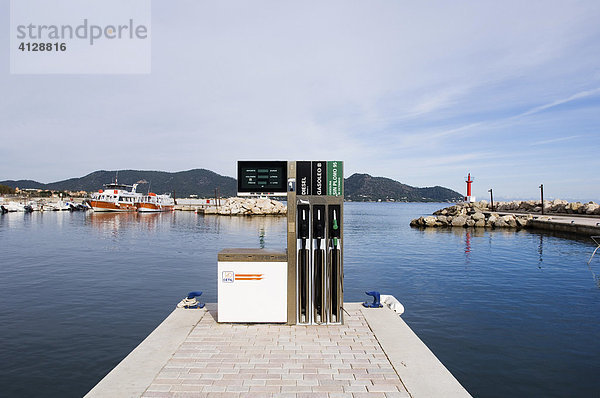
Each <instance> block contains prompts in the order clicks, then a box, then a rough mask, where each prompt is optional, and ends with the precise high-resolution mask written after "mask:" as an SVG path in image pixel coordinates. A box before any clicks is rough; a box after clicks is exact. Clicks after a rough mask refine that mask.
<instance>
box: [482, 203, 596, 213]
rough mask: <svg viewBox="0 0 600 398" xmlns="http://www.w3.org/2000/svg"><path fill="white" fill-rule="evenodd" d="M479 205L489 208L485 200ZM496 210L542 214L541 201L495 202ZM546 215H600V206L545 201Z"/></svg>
mask: <svg viewBox="0 0 600 398" xmlns="http://www.w3.org/2000/svg"><path fill="white" fill-rule="evenodd" d="M477 204H478V205H479V206H480V207H485V208H488V206H489V205H488V203H487V201H485V200H483V201H481V202H477ZM494 210H496V211H513V212H523V213H530V212H533V213H541V211H542V206H541V202H540V201H539V200H513V201H511V202H498V203H496V202H494ZM544 213H555V214H586V215H600V205H599V204H597V203H595V202H588V203H581V202H567V201H566V200H562V199H555V200H544Z"/></svg>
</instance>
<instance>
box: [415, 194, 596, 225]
mask: <svg viewBox="0 0 600 398" xmlns="http://www.w3.org/2000/svg"><path fill="white" fill-rule="evenodd" d="M491 210H492V209H491V208H490V205H489V203H488V202H487V201H485V200H482V201H480V202H475V203H458V204H456V205H454V206H450V207H446V208H444V209H441V210H438V211H436V212H434V213H433V215H431V216H427V217H419V218H416V219H414V220H412V221H411V222H410V225H411V226H414V227H478V228H526V227H528V225H529V223H530V220H532V219H533V215H532V214H530V213H538V214H539V213H541V211H542V207H541V202H540V201H535V200H514V201H511V202H494V211H491ZM507 212H509V213H511V212H512V213H527V214H506V213H507ZM498 213H504V214H502V215H500V214H498ZM544 214H556V215H561V214H563V215H567V214H581V215H588V216H589V215H600V205H598V204H597V203H595V202H588V203H581V202H567V201H566V200H561V199H555V200H552V201H550V200H545V201H544Z"/></svg>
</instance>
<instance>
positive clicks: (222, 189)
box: [0, 169, 463, 202]
mask: <svg viewBox="0 0 600 398" xmlns="http://www.w3.org/2000/svg"><path fill="white" fill-rule="evenodd" d="M116 173H117V172H116V171H106V170H100V171H95V172H93V173H91V174H88V175H86V176H84V177H80V178H70V179H68V180H64V181H57V182H51V183H48V184H44V183H40V182H37V181H32V180H18V181H14V180H8V181H0V184H2V185H6V186H9V187H12V188H16V187H19V188H21V189H27V188H39V189H51V190H61V191H63V190H68V191H97V190H98V189H100V188H102V187H103V184H107V183H109V182H112V181H114V179H115V176H116ZM118 180H119V182H120V183H124V184H128V185H131V184H134V183H136V182H139V181H147V182H149V183H150V184H143V185H142V184H140V186H139V187H138V192H146V191H148V189H150V190H151V191H152V192H156V193H165V192H173V191H175V192H176V195H177V197H184V196H189V195H192V194H193V195H198V196H199V197H213V196H214V195H215V188H219V195H220V196H222V197H228V196H235V195H236V193H237V182H236V180H235V178H231V177H226V176H222V175H219V174H217V173H214V172H212V171H210V170H205V169H194V170H188V171H179V172H176V173H169V172H165V171H144V170H119V178H118ZM344 191H345V193H344V196H345V198H346V200H351V201H354V202H369V201H378V200H381V201H389V200H394V201H396V202H454V201H459V200H462V198H463V197H462V195H461V194H460V193H458V192H456V191H453V190H451V189H448V188H444V187H439V186H436V187H428V188H416V187H411V186H410V185H406V184H402V183H400V182H398V181H395V180H392V179H390V178H384V177H372V176H370V175H368V174H353V175H351V176H350V177H349V178H346V179H345V180H344Z"/></svg>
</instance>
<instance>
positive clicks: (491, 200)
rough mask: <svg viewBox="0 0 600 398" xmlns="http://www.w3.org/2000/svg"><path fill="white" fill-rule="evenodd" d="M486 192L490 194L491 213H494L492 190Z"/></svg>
mask: <svg viewBox="0 0 600 398" xmlns="http://www.w3.org/2000/svg"><path fill="white" fill-rule="evenodd" d="M488 192H489V193H490V202H492V211H494V193H493V192H492V188H490V189H489V190H488Z"/></svg>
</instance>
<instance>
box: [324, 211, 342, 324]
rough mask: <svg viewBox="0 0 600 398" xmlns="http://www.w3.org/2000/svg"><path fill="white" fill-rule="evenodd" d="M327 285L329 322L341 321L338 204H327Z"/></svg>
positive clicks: (339, 221) (339, 213)
mask: <svg viewBox="0 0 600 398" xmlns="http://www.w3.org/2000/svg"><path fill="white" fill-rule="evenodd" d="M328 213H329V217H328V221H329V222H328V231H327V232H328V233H327V235H328V242H329V243H328V258H329V259H328V260H329V261H328V263H329V267H328V271H329V272H328V277H327V281H328V285H329V297H328V298H329V300H328V308H329V322H330V323H339V322H341V317H340V313H341V308H342V303H341V296H342V295H341V293H342V280H343V277H342V270H341V242H340V237H341V233H340V232H341V218H340V216H341V212H340V205H329V209H328Z"/></svg>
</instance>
